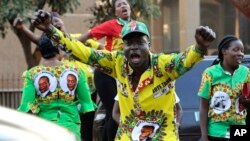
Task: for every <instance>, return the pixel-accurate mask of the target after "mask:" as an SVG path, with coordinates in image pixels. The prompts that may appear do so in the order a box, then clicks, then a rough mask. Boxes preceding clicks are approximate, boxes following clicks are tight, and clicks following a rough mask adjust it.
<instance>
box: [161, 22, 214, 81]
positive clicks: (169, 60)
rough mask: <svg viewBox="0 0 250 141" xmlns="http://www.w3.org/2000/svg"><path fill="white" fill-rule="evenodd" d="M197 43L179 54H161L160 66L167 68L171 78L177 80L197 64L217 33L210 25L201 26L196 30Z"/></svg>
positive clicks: (166, 70) (166, 71)
mask: <svg viewBox="0 0 250 141" xmlns="http://www.w3.org/2000/svg"><path fill="white" fill-rule="evenodd" d="M195 39H196V44H195V45H193V46H191V47H189V48H188V49H187V50H185V51H184V52H181V53H179V54H171V55H161V56H160V58H159V59H160V61H159V63H163V64H162V65H159V66H164V68H162V69H163V70H165V73H166V74H167V76H169V77H170V79H171V80H175V79H176V78H178V77H179V76H181V75H183V74H184V73H185V72H187V71H188V70H190V69H191V68H192V67H193V66H194V65H195V64H197V63H198V62H199V61H200V60H201V59H203V56H204V55H205V53H206V50H207V48H208V47H209V46H210V45H211V43H212V41H213V40H214V39H215V33H214V32H213V31H212V30H211V29H210V28H208V27H203V26H201V27H199V28H197V29H196V32H195Z"/></svg>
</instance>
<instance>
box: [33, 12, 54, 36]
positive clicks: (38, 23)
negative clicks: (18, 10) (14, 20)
mask: <svg viewBox="0 0 250 141" xmlns="http://www.w3.org/2000/svg"><path fill="white" fill-rule="evenodd" d="M31 23H32V24H33V26H35V27H36V28H38V29H40V30H42V31H44V32H48V31H49V25H50V24H51V15H50V14H49V13H48V12H46V11H43V10H39V11H37V12H36V14H35V16H34V17H33V18H32V20H31Z"/></svg>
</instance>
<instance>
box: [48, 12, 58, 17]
mask: <svg viewBox="0 0 250 141" xmlns="http://www.w3.org/2000/svg"><path fill="white" fill-rule="evenodd" d="M50 15H51V18H53V17H57V18H60V15H59V14H58V13H57V12H55V11H51V12H50Z"/></svg>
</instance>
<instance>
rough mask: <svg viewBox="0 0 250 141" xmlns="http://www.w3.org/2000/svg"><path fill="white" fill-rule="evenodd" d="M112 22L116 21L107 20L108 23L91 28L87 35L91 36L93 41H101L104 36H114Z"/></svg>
mask: <svg viewBox="0 0 250 141" xmlns="http://www.w3.org/2000/svg"><path fill="white" fill-rule="evenodd" d="M114 22H116V20H109V21H106V22H104V23H102V24H99V25H97V26H95V27H93V28H92V29H91V30H90V31H89V33H90V35H91V36H92V38H94V39H97V40H99V39H101V38H103V37H105V36H116V35H115V34H114V33H115V31H114V27H115V26H113V24H114Z"/></svg>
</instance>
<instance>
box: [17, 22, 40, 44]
mask: <svg viewBox="0 0 250 141" xmlns="http://www.w3.org/2000/svg"><path fill="white" fill-rule="evenodd" d="M13 26H14V27H15V28H16V29H17V30H19V31H20V32H22V33H23V34H24V35H25V36H26V37H27V38H29V39H30V40H31V41H32V42H33V43H35V44H36V45H38V40H39V38H40V37H39V36H37V35H35V34H34V33H33V32H31V31H30V30H29V29H28V28H27V27H26V26H24V25H23V21H22V19H21V18H16V19H15V20H14V23H13Z"/></svg>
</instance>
